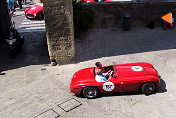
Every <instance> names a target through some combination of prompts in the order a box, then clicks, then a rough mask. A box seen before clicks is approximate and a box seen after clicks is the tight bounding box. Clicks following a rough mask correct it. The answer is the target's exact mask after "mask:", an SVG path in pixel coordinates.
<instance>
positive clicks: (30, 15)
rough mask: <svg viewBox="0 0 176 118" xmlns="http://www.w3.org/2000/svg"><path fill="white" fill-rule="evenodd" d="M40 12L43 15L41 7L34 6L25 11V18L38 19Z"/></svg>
mask: <svg viewBox="0 0 176 118" xmlns="http://www.w3.org/2000/svg"><path fill="white" fill-rule="evenodd" d="M40 12H42V13H43V5H42V4H41V5H34V6H32V7H30V8H28V9H26V10H25V16H26V18H38V14H39V13H40ZM35 14H36V15H35Z"/></svg>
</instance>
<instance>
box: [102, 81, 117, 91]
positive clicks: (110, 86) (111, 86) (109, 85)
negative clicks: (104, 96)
mask: <svg viewBox="0 0 176 118" xmlns="http://www.w3.org/2000/svg"><path fill="white" fill-rule="evenodd" d="M114 88H115V86H114V84H113V83H112V82H105V83H104V84H103V89H104V90H105V91H112V90H114Z"/></svg>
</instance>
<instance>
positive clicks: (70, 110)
mask: <svg viewBox="0 0 176 118" xmlns="http://www.w3.org/2000/svg"><path fill="white" fill-rule="evenodd" d="M23 35H24V36H25V39H26V42H25V45H24V47H23V51H22V52H21V53H20V55H19V56H18V57H17V58H16V59H14V60H12V59H9V57H8V53H7V52H6V51H7V50H5V48H2V46H0V47H1V48H2V49H3V51H2V52H0V57H1V58H0V67H1V68H0V71H1V75H0V104H1V105H0V117H2V118H27V117H28V118H33V117H36V118H42V117H44V118H54V117H61V118H70V117H72V118H77V117H79V118H85V117H86V118H99V117H101V118H106V117H110V118H117V117H122V118H131V117H132V118H175V116H176V88H175V84H176V80H175V78H176V73H175V70H176V60H175V59H176V40H175V37H176V31H175V30H166V31H165V32H164V31H162V29H160V28H156V29H153V30H149V29H146V28H133V29H132V30H131V31H129V32H123V31H120V30H118V29H117V30H116V29H113V30H111V29H96V30H93V31H91V32H90V33H89V35H88V36H87V37H85V38H84V39H83V40H76V41H75V45H76V54H77V56H76V61H77V63H75V64H68V65H61V66H56V67H51V66H48V65H49V59H48V54H47V45H46V37H45V33H39V32H38V33H32V34H31V33H23ZM100 44H101V45H100ZM96 61H101V62H102V64H103V65H110V64H112V62H115V63H117V64H119V63H130V62H149V63H151V64H153V65H154V67H155V68H156V69H157V70H158V72H159V74H160V75H161V78H162V81H161V88H160V89H159V92H158V93H156V94H153V95H150V96H145V95H143V94H136V92H132V93H115V94H105V95H104V94H103V95H102V96H101V97H100V98H97V99H93V100H88V99H85V98H79V97H76V96H74V94H72V93H70V91H69V85H70V81H71V77H72V76H73V74H74V73H75V72H76V71H78V70H80V69H83V68H87V67H92V66H94V63H95V62H96Z"/></svg>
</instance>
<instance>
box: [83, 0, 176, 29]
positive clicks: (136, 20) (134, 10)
mask: <svg viewBox="0 0 176 118" xmlns="http://www.w3.org/2000/svg"><path fill="white" fill-rule="evenodd" d="M84 6H85V7H88V8H91V9H93V10H94V11H95V12H96V18H95V23H94V28H101V24H102V19H105V21H106V25H107V27H109V28H117V27H120V26H121V25H122V20H123V14H124V13H126V12H128V13H130V14H131V15H132V20H131V22H132V26H146V25H147V23H148V22H149V21H155V25H161V24H162V20H161V17H162V16H163V15H165V14H167V13H169V12H172V13H173V16H174V17H175V14H176V2H161V3H159V2H150V3H147V2H125V3H117V2H114V3H101V4H100V3H99V4H84ZM175 18H176V17H175Z"/></svg>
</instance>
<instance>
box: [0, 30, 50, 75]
mask: <svg viewBox="0 0 176 118" xmlns="http://www.w3.org/2000/svg"><path fill="white" fill-rule="evenodd" d="M20 34H21V35H23V36H24V38H25V43H24V45H23V47H22V50H21V52H19V54H18V55H17V57H16V58H15V59H11V58H10V56H9V50H8V46H7V45H6V43H0V50H1V51H0V72H1V75H4V74H5V73H4V72H3V71H7V70H11V69H17V68H20V67H25V66H30V65H41V64H49V63H50V60H49V55H48V47H47V40H46V34H45V32H25V33H20Z"/></svg>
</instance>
